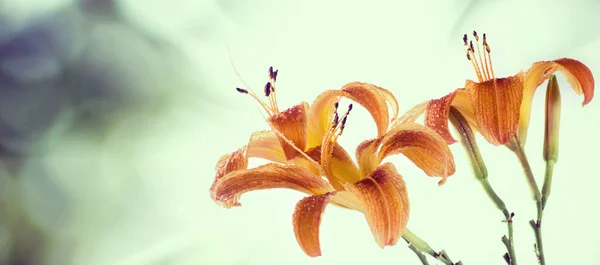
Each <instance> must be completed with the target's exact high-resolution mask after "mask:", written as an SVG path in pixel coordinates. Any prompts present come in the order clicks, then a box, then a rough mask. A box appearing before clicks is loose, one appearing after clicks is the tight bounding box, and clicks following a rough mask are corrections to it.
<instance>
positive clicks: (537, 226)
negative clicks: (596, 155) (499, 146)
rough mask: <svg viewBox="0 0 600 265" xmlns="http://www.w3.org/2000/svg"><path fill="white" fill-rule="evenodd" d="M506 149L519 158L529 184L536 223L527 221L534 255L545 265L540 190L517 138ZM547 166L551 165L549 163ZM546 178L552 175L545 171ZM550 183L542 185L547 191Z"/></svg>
mask: <svg viewBox="0 0 600 265" xmlns="http://www.w3.org/2000/svg"><path fill="white" fill-rule="evenodd" d="M507 146H508V148H509V149H510V150H512V151H513V152H514V153H515V154H516V155H517V158H519V162H521V166H522V167H523V171H524V172H525V176H526V177H527V183H528V184H529V188H530V189H531V193H532V195H533V199H534V200H535V202H536V203H535V205H536V208H537V221H535V220H531V221H529V224H530V225H531V228H532V229H533V232H534V233H535V239H536V244H535V249H536V255H537V258H538V261H539V262H540V265H546V259H545V257H544V247H543V242H542V216H543V213H544V210H543V208H544V203H543V201H542V196H541V194H540V189H539V187H538V185H537V183H536V182H535V177H534V176H533V172H532V171H531V166H530V165H529V160H527V155H526V154H525V151H524V150H523V147H522V146H521V144H520V143H519V141H518V140H517V138H514V139H513V140H512V141H511V142H510V143H508V144H507ZM549 164H551V163H550V162H549ZM552 168H553V165H550V166H548V164H547V165H546V170H548V169H550V170H551V169H552ZM546 178H550V179H551V178H552V173H548V171H546ZM551 182H552V180H550V181H549V182H548V183H547V184H546V183H544V186H546V187H547V188H546V189H547V190H548V191H549V189H550V183H551Z"/></svg>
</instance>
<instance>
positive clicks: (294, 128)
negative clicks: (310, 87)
mask: <svg viewBox="0 0 600 265" xmlns="http://www.w3.org/2000/svg"><path fill="white" fill-rule="evenodd" d="M307 109H308V104H307V103H305V102H303V103H300V104H298V105H296V106H293V107H291V108H289V109H287V110H284V111H282V112H280V113H278V114H275V115H273V116H271V117H269V119H268V122H269V124H270V125H271V126H272V127H273V129H275V130H277V131H279V132H281V133H282V134H283V135H284V136H285V138H287V139H289V140H290V141H292V143H293V144H294V145H295V146H296V147H297V148H299V149H300V150H304V148H305V147H306V139H307V134H308V125H307V116H306V115H307ZM278 138H279V142H280V143H281V146H282V147H283V151H284V153H285V157H286V158H287V159H288V160H289V159H293V158H294V157H296V156H297V155H299V153H298V151H297V150H296V149H295V148H294V147H292V146H291V145H290V144H289V143H288V142H287V141H286V140H285V139H283V138H281V137H278Z"/></svg>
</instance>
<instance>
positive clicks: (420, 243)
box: [402, 228, 462, 265]
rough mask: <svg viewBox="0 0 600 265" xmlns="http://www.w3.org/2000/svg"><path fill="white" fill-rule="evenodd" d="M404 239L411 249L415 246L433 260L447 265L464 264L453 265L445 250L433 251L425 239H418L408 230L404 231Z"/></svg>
mask: <svg viewBox="0 0 600 265" xmlns="http://www.w3.org/2000/svg"><path fill="white" fill-rule="evenodd" d="M402 238H404V240H406V242H408V243H409V246H408V247H409V248H410V247H411V246H413V247H415V248H416V249H417V250H418V251H420V252H422V253H425V254H427V255H429V256H432V257H433V258H435V259H437V260H439V261H441V262H443V263H444V264H446V265H457V264H462V263H461V262H460V261H459V263H453V262H452V260H450V258H449V257H448V255H447V254H446V252H445V251H443V250H442V251H440V252H437V251H435V250H433V248H431V247H430V246H429V244H427V242H425V241H424V240H423V239H421V238H420V237H418V236H417V235H415V234H414V233H413V232H411V231H410V230H409V229H408V228H407V229H406V230H405V231H404V234H403V235H402ZM411 249H412V248H411ZM413 251H414V250H413ZM417 256H418V254H417ZM419 258H420V257H419ZM421 261H422V260H421ZM424 264H425V263H424Z"/></svg>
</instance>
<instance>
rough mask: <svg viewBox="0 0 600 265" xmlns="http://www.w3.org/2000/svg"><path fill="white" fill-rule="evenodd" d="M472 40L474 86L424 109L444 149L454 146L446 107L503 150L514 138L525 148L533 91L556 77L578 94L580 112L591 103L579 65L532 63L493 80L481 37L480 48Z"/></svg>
mask: <svg viewBox="0 0 600 265" xmlns="http://www.w3.org/2000/svg"><path fill="white" fill-rule="evenodd" d="M473 36H474V37H475V45H473V41H469V40H468V38H467V34H465V35H464V37H463V41H464V45H465V46H466V47H467V59H468V60H469V61H471V63H472V64H473V68H474V69H475V73H476V74H477V79H478V82H474V81H471V80H467V81H466V84H465V87H464V88H459V89H457V90H455V91H454V92H452V93H450V94H448V95H446V96H444V97H442V98H439V99H434V100H431V101H430V102H429V104H428V106H427V114H426V117H425V123H426V125H428V126H429V127H431V128H433V129H434V130H436V131H437V132H438V133H439V134H440V135H442V137H444V139H446V141H447V142H448V143H449V144H451V143H454V142H456V140H454V138H452V136H451V134H450V132H449V130H448V112H449V109H450V106H454V107H455V108H457V109H458V110H459V111H460V112H461V113H462V114H463V115H464V116H465V118H467V120H468V122H469V123H470V124H471V125H472V127H473V128H475V129H477V130H479V132H481V134H482V135H483V137H484V138H485V139H486V140H487V141H488V142H490V143H492V144H494V145H502V144H506V143H508V142H509V141H511V140H512V139H514V138H515V137H517V138H518V140H519V141H520V143H521V144H524V143H525V139H526V137H527V129H528V127H529V118H530V115H531V103H532V100H533V95H534V93H535V90H536V89H537V88H538V87H539V86H540V85H541V84H542V83H544V81H546V79H548V78H550V77H551V76H552V74H554V72H556V71H560V72H562V73H563V74H564V75H565V76H566V78H567V81H568V82H569V84H570V85H571V87H572V88H573V90H574V91H575V93H576V94H578V95H580V94H583V96H584V99H583V105H584V106H585V105H586V104H588V103H589V102H590V101H591V100H592V98H593V96H594V77H593V76H592V72H591V71H590V69H589V68H588V67H587V66H585V65H584V64H583V63H581V62H580V61H577V60H574V59H570V58H561V59H557V60H554V61H541V62H536V63H534V64H533V65H532V66H531V67H530V68H529V69H528V70H526V71H521V72H519V73H517V74H516V75H514V76H510V77H505V78H496V77H495V76H494V70H493V68H492V58H491V55H490V53H491V49H490V45H489V44H488V43H487V39H486V34H485V33H484V34H483V42H482V45H480V44H479V36H478V35H477V32H475V31H473ZM482 54H483V55H482ZM421 107H422V106H421ZM421 111H423V109H421Z"/></svg>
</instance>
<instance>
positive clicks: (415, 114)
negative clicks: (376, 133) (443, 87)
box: [392, 101, 429, 127]
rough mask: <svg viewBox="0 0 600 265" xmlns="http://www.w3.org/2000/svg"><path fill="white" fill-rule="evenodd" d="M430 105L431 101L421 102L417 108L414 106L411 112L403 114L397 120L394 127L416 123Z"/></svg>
mask: <svg viewBox="0 0 600 265" xmlns="http://www.w3.org/2000/svg"><path fill="white" fill-rule="evenodd" d="M428 105H429V101H424V102H421V103H419V104H417V105H415V106H413V107H412V108H411V109H410V110H408V111H407V112H405V113H404V114H402V116H400V117H399V118H398V119H396V120H395V121H394V123H393V125H392V127H396V126H400V125H401V124H402V123H406V122H415V121H416V120H417V119H418V118H419V117H420V116H421V115H422V114H423V113H425V111H426V110H427V106H428Z"/></svg>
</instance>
